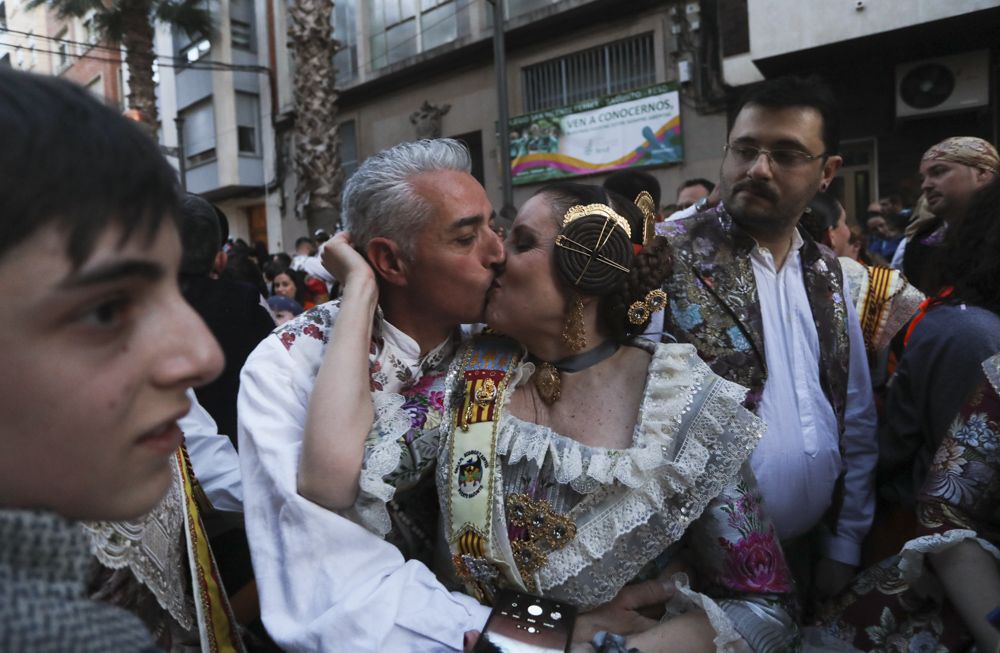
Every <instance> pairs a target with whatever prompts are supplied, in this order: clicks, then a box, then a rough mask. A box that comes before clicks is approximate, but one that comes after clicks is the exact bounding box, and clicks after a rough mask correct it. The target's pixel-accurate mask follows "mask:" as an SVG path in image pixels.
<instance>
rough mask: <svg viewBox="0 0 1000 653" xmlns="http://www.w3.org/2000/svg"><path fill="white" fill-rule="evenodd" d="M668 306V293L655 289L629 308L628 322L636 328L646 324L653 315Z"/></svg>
mask: <svg viewBox="0 0 1000 653" xmlns="http://www.w3.org/2000/svg"><path fill="white" fill-rule="evenodd" d="M666 306H667V293H665V292H663V291H662V290H661V289H659V288H654V289H653V290H650V291H649V292H648V293H646V296H645V297H644V298H643V299H637V300H635V301H634V302H632V304H631V305H630V306H629V307H628V312H627V315H628V321H629V322H631V323H632V324H634V325H636V326H641V325H643V324H645V323H646V322H647V321H648V320H649V318H650V317H651V316H652V315H653V313H655V312H657V311H662V310H663V309H664V308H666Z"/></svg>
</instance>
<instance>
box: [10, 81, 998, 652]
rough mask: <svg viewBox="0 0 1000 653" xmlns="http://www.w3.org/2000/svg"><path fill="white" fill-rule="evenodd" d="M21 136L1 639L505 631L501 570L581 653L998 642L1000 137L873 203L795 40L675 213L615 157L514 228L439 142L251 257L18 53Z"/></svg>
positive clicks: (14, 124)
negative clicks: (495, 626) (792, 53)
mask: <svg viewBox="0 0 1000 653" xmlns="http://www.w3.org/2000/svg"><path fill="white" fill-rule="evenodd" d="M0 133H3V134H5V135H6V144H5V146H4V147H3V148H0V203H2V211H0V215H2V217H0V292H2V294H3V295H2V296H3V297H4V300H5V301H4V303H3V306H2V308H0V320H3V328H2V329H0V355H2V356H3V360H4V361H5V362H7V363H8V369H9V370H10V372H9V373H8V376H7V379H8V382H7V384H6V392H4V393H3V400H2V401H3V416H4V419H3V426H2V429H3V436H2V438H0V443H2V444H0V446H2V453H3V454H4V455H3V456H2V457H0V461H2V462H0V465H2V472H3V473H2V474H0V502H2V504H3V505H2V507H0V531H2V534H0V650H2V651H142V652H150V651H185V650H203V651H212V652H215V651H265V652H266V651H278V650H287V651H461V650H464V651H473V650H487V651H489V650H500V649H499V648H498V647H497V646H496V645H495V644H492V643H490V642H489V641H487V637H486V636H484V635H482V634H481V631H482V630H483V627H484V624H485V623H486V621H487V617H488V615H489V614H490V609H491V606H493V605H494V604H495V603H496V602H497V600H498V597H499V596H500V595H501V592H503V591H507V590H516V591H518V592H521V593H524V594H527V595H530V596H537V597H544V598H545V599H550V600H553V601H558V602H560V603H561V604H568V605H572V606H574V607H575V608H576V609H577V610H578V611H579V616H578V617H577V619H576V621H575V626H574V628H573V630H572V638H571V639H572V641H571V643H570V644H568V645H567V650H572V651H574V652H576V653H583V652H586V651H590V652H594V651H597V652H599V653H600V652H609V653H613V652H619V651H622V652H624V651H640V652H644V653H655V652H658V651H684V652H685V653H688V652H692V653H697V652H700V651H706V652H710V651H716V652H719V653H727V652H746V651H753V652H754V653H772V652H784V651H800V650H801V651H813V652H815V651H831V652H852V651H878V652H884V653H889V652H897V651H935V652H944V653H949V652H955V653H957V652H959V651H964V652H966V651H979V652H984V651H996V650H998V648H1000V630H998V627H997V624H998V623H1000V568H998V561H1000V550H998V548H997V547H998V546H1000V512H998V510H997V506H1000V496H998V495H1000V283H998V282H997V279H998V278H1000V257H998V256H997V253H998V252H1000V208H998V207H1000V179H998V175H1000V159H998V156H997V152H996V150H995V148H994V147H993V146H992V145H990V144H989V143H987V142H986V141H983V140H981V139H978V138H972V137H963V136H957V137H954V138H949V139H946V140H945V141H943V142H941V143H937V144H933V145H932V144H928V145H929V146H930V147H929V149H928V150H927V151H926V153H925V154H924V156H923V157H922V160H921V161H919V162H914V170H915V171H919V174H920V176H921V179H922V187H921V190H922V192H923V194H922V196H921V198H920V201H919V202H917V204H916V206H915V207H914V208H913V209H912V210H910V209H906V208H904V207H903V205H902V200H901V199H900V198H899V197H898V196H887V197H886V198H884V201H882V202H879V203H873V204H872V206H870V207H869V211H868V215H867V216H864V222H865V224H864V225H852V224H849V223H848V218H847V213H846V211H845V210H844V207H843V206H842V205H841V204H840V203H839V202H838V200H837V198H836V197H835V196H833V195H832V194H831V193H829V192H828V190H829V188H830V186H831V184H832V182H833V181H834V179H835V177H836V175H837V172H838V170H839V168H840V166H841V164H842V159H841V158H840V156H838V154H837V152H838V148H839V139H840V134H839V118H838V113H837V109H836V103H835V99H834V97H833V96H832V94H831V92H830V90H829V89H828V88H827V87H825V86H824V85H823V84H822V83H821V82H820V81H818V80H817V79H813V78H809V79H803V78H796V77H783V78H778V79H773V80H768V81H766V82H763V83H761V84H759V85H756V86H754V87H752V88H751V89H750V91H749V92H748V93H747V94H746V95H745V96H744V97H743V99H742V101H741V102H740V104H739V106H738V109H737V112H736V114H735V120H734V122H733V124H732V127H731V129H730V131H729V134H728V138H727V141H726V143H725V148H724V149H725V155H724V158H723V162H722V165H721V169H720V171H719V179H718V182H717V183H714V182H713V181H710V180H707V179H693V180H690V181H689V182H686V183H685V184H684V185H682V187H681V188H680V189H678V192H677V203H676V204H677V206H675V207H671V208H673V209H676V211H666V210H663V209H661V206H662V205H661V197H660V195H661V193H660V187H659V184H658V183H657V182H656V179H655V178H654V177H652V176H651V175H649V174H647V173H643V172H639V171H628V170H626V171H620V172H618V173H615V174H612V175H609V176H608V178H607V179H606V181H605V183H604V184H603V185H594V184H588V183H576V182H567V181H561V182H556V183H551V184H548V185H545V186H542V187H541V188H539V189H538V190H537V191H535V193H534V194H533V195H532V196H531V197H530V199H528V200H527V201H525V202H524V203H523V205H522V206H521V207H520V209H519V211H518V213H517V216H516V218H515V219H514V221H513V224H512V225H511V226H510V227H509V235H507V236H506V238H505V239H501V237H500V236H499V235H498V233H497V231H498V229H497V224H496V220H497V216H496V214H495V212H494V210H493V207H492V206H491V203H490V201H489V199H488V197H487V195H486V192H485V190H484V189H483V187H482V185H481V184H480V183H479V182H478V181H476V179H475V178H474V177H473V176H472V175H471V174H470V168H471V164H470V158H469V153H468V151H467V150H466V148H465V147H464V146H463V145H462V144H460V143H459V142H457V141H454V140H451V139H430V140H420V141H416V142H410V143H403V144H400V145H396V146H394V147H391V148H389V149H387V150H384V151H382V152H379V153H377V154H375V155H373V156H371V157H369V158H368V159H367V160H365V161H364V162H363V163H362V164H361V166H360V167H359V168H358V169H357V171H356V172H355V173H354V174H353V175H352V176H351V177H350V179H349V180H348V181H347V183H346V186H345V189H344V192H343V224H344V230H342V231H340V232H338V233H336V234H335V235H333V237H329V236H328V235H327V234H326V233H325V232H317V233H316V234H315V237H314V238H300V239H299V240H298V241H297V242H296V243H295V252H294V255H288V254H284V253H281V254H274V255H269V254H268V253H267V251H266V249H265V248H263V247H262V246H249V245H247V244H246V243H245V242H243V241H241V240H238V239H237V240H234V239H232V238H230V236H229V233H228V231H229V230H228V224H227V221H226V218H225V216H224V214H223V213H222V212H221V211H220V210H219V209H218V208H217V207H215V206H213V205H212V204H211V203H210V202H208V201H206V200H205V199H203V198H200V197H197V196H194V195H185V194H182V193H180V192H179V189H178V186H177V180H176V176H175V174H174V172H173V170H172V169H171V168H170V166H169V165H168V163H167V162H166V161H165V160H164V159H163V157H162V155H161V154H160V153H159V152H158V149H157V147H156V144H155V143H153V142H152V141H151V140H150V139H149V138H148V136H146V135H145V134H144V133H142V132H141V131H140V130H139V129H138V128H137V127H136V126H135V125H134V124H132V123H130V122H129V121H128V120H126V119H124V118H122V117H121V116H118V115H116V114H115V112H114V111H112V110H111V109H109V108H107V107H104V106H103V105H101V104H99V103H98V102H97V101H96V100H94V99H92V98H91V97H89V96H88V94H87V92H86V91H85V90H83V89H80V88H78V87H75V86H73V85H71V84H69V83H68V82H65V81H63V80H59V79H52V78H40V77H36V76H32V75H28V74H24V73H19V72H14V71H9V70H0ZM667 213H672V215H665V214H667ZM491 647H492V648H491ZM560 650H561V645H560Z"/></svg>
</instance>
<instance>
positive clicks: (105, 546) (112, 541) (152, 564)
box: [82, 464, 195, 630]
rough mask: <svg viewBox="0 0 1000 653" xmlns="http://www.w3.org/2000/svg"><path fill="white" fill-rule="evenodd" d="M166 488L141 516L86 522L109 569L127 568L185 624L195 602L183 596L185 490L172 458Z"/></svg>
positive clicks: (187, 625) (185, 626)
mask: <svg viewBox="0 0 1000 653" xmlns="http://www.w3.org/2000/svg"><path fill="white" fill-rule="evenodd" d="M170 468H171V480H170V488H169V489H168V490H167V494H166V496H165V497H163V500H162V501H160V503H159V504H157V506H156V507H155V508H154V509H153V510H152V511H151V512H150V513H149V514H147V515H146V516H145V517H141V518H139V519H136V520H132V521H124V522H86V523H83V524H82V526H83V530H84V532H85V533H87V535H88V536H89V537H90V545H91V550H92V552H93V554H94V556H95V557H96V558H97V560H98V561H99V562H100V563H101V564H102V565H104V566H105V567H107V568H109V569H125V568H128V569H129V570H130V571H131V572H132V574H133V575H134V576H135V577H136V579H137V580H138V581H139V582H140V583H142V584H143V585H145V586H146V587H147V588H148V589H149V590H150V592H151V593H152V594H153V596H155V597H156V601H157V603H159V605H160V607H162V608H163V609H164V610H166V611H167V612H168V613H169V614H170V616H171V617H172V618H173V619H174V620H175V621H176V622H177V623H178V624H179V625H180V626H181V628H183V629H184V630H191V629H192V628H193V627H194V626H195V607H194V604H193V603H192V601H191V600H190V598H189V597H188V592H187V588H188V585H189V577H188V574H187V544H186V541H185V536H184V533H185V530H184V519H185V512H184V490H183V488H182V487H181V479H180V476H179V474H178V469H177V465H176V464H171V466H170Z"/></svg>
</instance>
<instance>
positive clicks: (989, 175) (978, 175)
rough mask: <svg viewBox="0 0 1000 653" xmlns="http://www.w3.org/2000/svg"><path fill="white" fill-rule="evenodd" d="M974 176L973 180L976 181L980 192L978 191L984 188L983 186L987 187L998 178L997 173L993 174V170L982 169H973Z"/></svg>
mask: <svg viewBox="0 0 1000 653" xmlns="http://www.w3.org/2000/svg"><path fill="white" fill-rule="evenodd" d="M972 175H973V179H974V180H975V184H976V189H977V190H978V189H980V188H982V187H983V186H985V185H986V184H988V183H990V182H991V181H993V178H994V177H995V176H996V173H995V172H993V171H992V170H983V169H982V168H973V169H972Z"/></svg>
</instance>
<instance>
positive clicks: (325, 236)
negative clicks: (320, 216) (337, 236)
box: [313, 229, 330, 249]
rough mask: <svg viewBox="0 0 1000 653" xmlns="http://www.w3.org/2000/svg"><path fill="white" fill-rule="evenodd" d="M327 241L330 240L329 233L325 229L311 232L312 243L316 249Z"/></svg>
mask: <svg viewBox="0 0 1000 653" xmlns="http://www.w3.org/2000/svg"><path fill="white" fill-rule="evenodd" d="M328 240H330V232H328V231H327V230H326V229H317V230H316V231H314V232H313V241H315V243H316V247H317V249H318V248H319V247H322V245H323V243H325V242H326V241H328Z"/></svg>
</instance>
